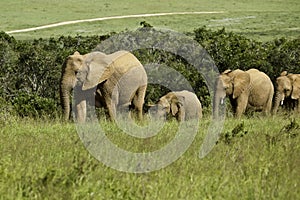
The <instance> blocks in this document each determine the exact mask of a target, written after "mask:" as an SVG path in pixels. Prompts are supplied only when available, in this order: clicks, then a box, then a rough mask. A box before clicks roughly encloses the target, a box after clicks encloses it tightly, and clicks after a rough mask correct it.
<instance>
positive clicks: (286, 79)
mask: <svg viewBox="0 0 300 200" xmlns="http://www.w3.org/2000/svg"><path fill="white" fill-rule="evenodd" d="M299 100H300V74H288V73H287V71H283V72H281V74H280V76H279V77H277V78H276V93H275V102H274V107H273V114H276V113H277V111H278V107H279V105H284V104H289V105H286V106H288V107H289V108H292V107H295V111H296V112H298V113H299V112H300V103H299ZM293 103H295V106H293Z"/></svg>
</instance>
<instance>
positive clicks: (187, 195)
mask: <svg viewBox="0 0 300 200" xmlns="http://www.w3.org/2000/svg"><path fill="white" fill-rule="evenodd" d="M209 122H210V120H209V119H208V118H206V119H204V120H202V122H201V124H200V127H201V128H200V129H199V131H198V134H197V136H196V138H195V140H194V142H193V143H192V145H191V146H190V147H189V149H188V150H187V151H186V152H185V153H184V154H183V156H182V157H180V158H179V159H178V160H177V161H175V162H174V163H172V164H171V165H169V166H167V167H166V168H163V169H161V170H159V171H154V172H151V173H145V174H131V173H124V172H119V171H116V170H114V169H112V168H109V167H107V166H105V165H103V164H102V163H101V162H99V161H97V160H96V159H95V158H94V157H92V156H91V155H90V154H89V153H88V152H87V151H86V149H85V148H84V146H83V144H82V142H81V141H80V140H79V138H78V135H77V133H76V130H75V126H74V124H72V123H68V124H62V123H60V122H59V121H53V120H51V121H48V120H33V119H17V118H10V119H9V120H6V121H1V129H0V134H1V136H2V138H1V141H0V152H1V159H0V176H1V182H0V194H1V199H149V200H150V199H195V200H196V199H299V197H300V187H299V184H300V168H299V165H300V158H299V155H300V135H299V132H300V126H299V124H300V121H299V119H297V120H295V121H294V118H293V117H287V116H280V117H279V116H278V117H265V118H263V117H258V116H257V117H253V118H246V117H245V118H242V119H241V120H236V119H232V118H228V119H227V120H226V122H225V124H224V129H223V131H222V134H221V138H220V140H219V142H218V144H217V145H216V146H215V147H214V149H213V150H212V151H211V152H210V154H208V156H206V157H205V158H204V159H200V158H199V157H198V155H199V150H200V146H201V144H202V141H203V138H204V135H205V134H206V132H205V131H206V129H207V127H208V125H209ZM102 123H104V124H105V127H106V129H107V130H116V126H115V125H114V124H111V123H107V122H102ZM165 126H166V129H164V130H163V131H162V133H161V134H159V137H160V138H159V140H155V141H156V142H155V141H154V140H149V141H148V142H147V143H145V142H144V143H143V142H140V143H136V146H135V147H131V148H140V147H141V146H140V145H143V147H145V148H147V147H150V146H151V148H153V147H157V146H160V145H161V144H162V143H163V142H162V141H164V138H169V137H170V134H172V133H170V131H169V130H170V129H171V130H172V129H174V128H173V127H174V126H177V125H176V122H175V121H171V122H169V123H167V124H166V125H165ZM187 134H188V133H187ZM107 135H108V136H109V137H110V138H111V139H113V140H115V142H117V141H119V142H120V139H119V136H120V132H114V133H112V131H108V132H107ZM130 140H131V139H129V138H128V139H127V140H126V139H122V140H121V144H119V145H121V146H124V147H127V148H128V145H129V144H130V143H129V141H130ZM157 141H161V142H157Z"/></svg>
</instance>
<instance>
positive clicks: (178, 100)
mask: <svg viewBox="0 0 300 200" xmlns="http://www.w3.org/2000/svg"><path fill="white" fill-rule="evenodd" d="M156 106H157V111H156V112H157V115H158V116H159V117H162V116H164V115H165V114H171V115H172V116H173V117H176V119H177V120H178V121H185V120H189V119H200V118H202V106H201V103H200V101H199V99H198V98H197V96H196V95H195V94H194V93H192V92H189V91H186V90H183V91H177V92H169V93H168V94H166V95H165V96H163V97H161V98H160V99H159V101H158V103H157V105H156Z"/></svg>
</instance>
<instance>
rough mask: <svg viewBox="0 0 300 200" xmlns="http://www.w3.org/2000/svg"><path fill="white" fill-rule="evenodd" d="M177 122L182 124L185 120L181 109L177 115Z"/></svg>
mask: <svg viewBox="0 0 300 200" xmlns="http://www.w3.org/2000/svg"><path fill="white" fill-rule="evenodd" d="M177 120H178V121H179V122H183V121H184V120H185V110H184V109H183V108H182V107H181V108H180V109H179V111H178V113H177Z"/></svg>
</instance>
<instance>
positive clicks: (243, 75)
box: [233, 71, 250, 99]
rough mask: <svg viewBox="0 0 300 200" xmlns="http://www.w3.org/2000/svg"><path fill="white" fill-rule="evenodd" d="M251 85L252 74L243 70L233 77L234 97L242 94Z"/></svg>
mask: <svg viewBox="0 0 300 200" xmlns="http://www.w3.org/2000/svg"><path fill="white" fill-rule="evenodd" d="M249 85H250V75H249V74H248V73H247V72H244V71H241V72H239V73H237V74H236V75H235V76H234V78H233V99H235V98H237V97H238V96H240V95H241V94H242V93H243V92H244V91H245V90H246V89H247V87H248V86H249Z"/></svg>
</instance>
